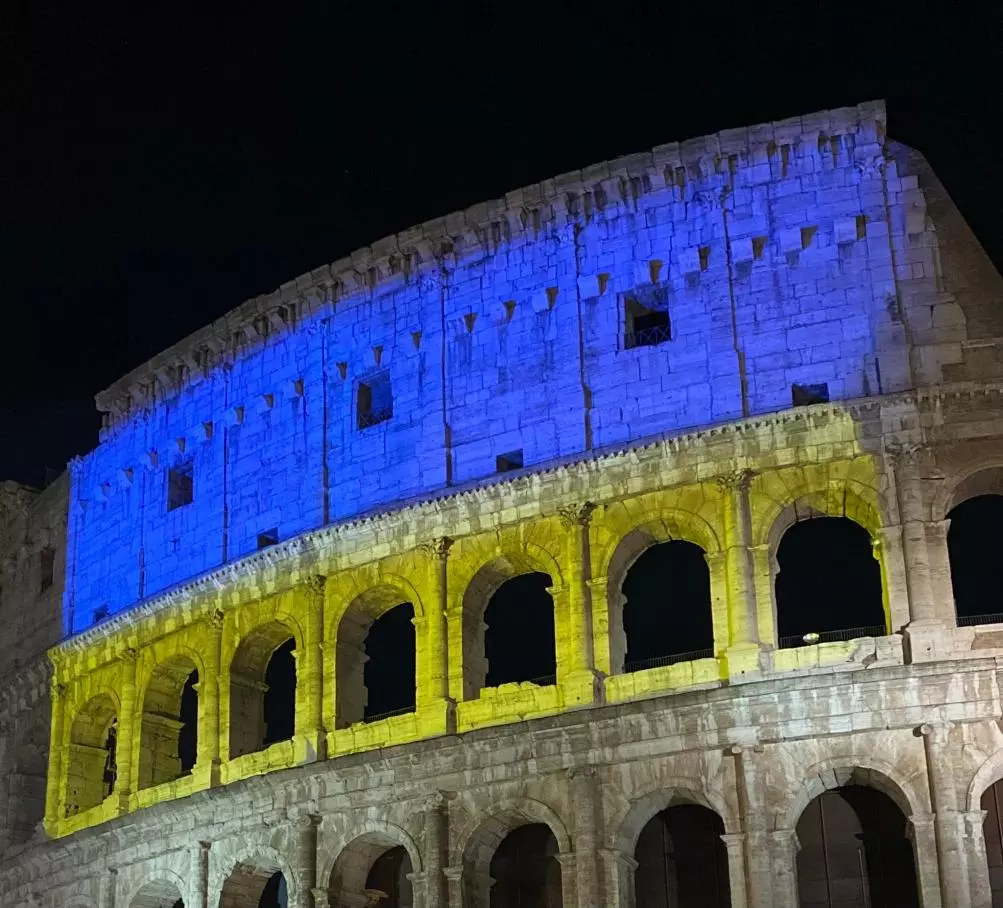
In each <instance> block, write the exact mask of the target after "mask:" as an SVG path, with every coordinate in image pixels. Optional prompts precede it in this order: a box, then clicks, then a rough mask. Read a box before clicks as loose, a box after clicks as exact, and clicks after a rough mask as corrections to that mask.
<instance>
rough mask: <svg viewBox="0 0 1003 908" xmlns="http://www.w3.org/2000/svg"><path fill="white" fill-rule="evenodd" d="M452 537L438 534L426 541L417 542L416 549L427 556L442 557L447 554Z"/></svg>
mask: <svg viewBox="0 0 1003 908" xmlns="http://www.w3.org/2000/svg"><path fill="white" fill-rule="evenodd" d="M454 542H455V540H454V539H451V538H450V537H449V536H438V537H436V538H435V539H431V540H429V541H428V542H420V543H418V551H420V552H421V553H422V554H424V555H426V556H428V557H429V558H439V559H444V558H447V557H448V556H449V550H450V549H451V548H452V547H453V543H454Z"/></svg>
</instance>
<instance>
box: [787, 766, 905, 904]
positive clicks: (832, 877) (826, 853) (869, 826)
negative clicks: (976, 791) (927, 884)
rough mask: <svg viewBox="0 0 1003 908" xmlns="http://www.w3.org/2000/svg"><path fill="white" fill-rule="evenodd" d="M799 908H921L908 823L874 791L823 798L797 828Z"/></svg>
mask: <svg viewBox="0 0 1003 908" xmlns="http://www.w3.org/2000/svg"><path fill="white" fill-rule="evenodd" d="M796 831H797V837H798V841H799V843H800V846H801V847H800V850H799V851H798V855H797V880H798V904H799V906H800V908H918V906H919V896H918V893H917V887H916V866H915V863H914V859H913V849H912V843H911V842H910V841H909V838H908V837H907V833H906V818H905V816H904V815H903V813H902V811H901V810H900V809H899V807H898V806H897V805H896V804H895V802H894V801H893V800H892V799H891V798H890V797H888V795H886V794H884V793H883V792H880V791H877V790H876V789H874V788H866V787H863V786H859V785H850V786H846V787H842V788H834V789H832V790H831V791H826V792H823V793H822V794H821V795H819V796H818V797H817V798H815V799H814V800H813V801H812V802H811V803H810V804H809V805H808V806H807V807H806V808H805V811H804V813H802V814H801V818H800V819H799V820H798V824H797V830H796Z"/></svg>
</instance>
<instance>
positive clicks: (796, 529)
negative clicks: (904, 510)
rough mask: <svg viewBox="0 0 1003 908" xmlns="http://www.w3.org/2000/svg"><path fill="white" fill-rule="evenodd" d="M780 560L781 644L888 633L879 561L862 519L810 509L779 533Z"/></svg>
mask: <svg viewBox="0 0 1003 908" xmlns="http://www.w3.org/2000/svg"><path fill="white" fill-rule="evenodd" d="M776 564H777V574H776V577H775V580H774V596H775V606H776V627H777V637H778V643H779V645H780V647H781V648H784V647H795V646H805V645H807V644H812V643H820V642H821V643H825V642H829V641H834V640H852V639H854V638H856V637H879V636H883V635H885V634H886V633H887V632H888V631H887V626H888V624H887V618H886V614H885V603H884V584H883V581H882V577H881V564H880V563H879V562H878V560H877V558H876V557H875V553H874V547H873V546H872V544H871V537H870V534H869V533H868V532H867V530H866V529H864V527H862V526H861V525H860V524H859V523H857V522H855V521H854V520H851V519H850V518H849V517H828V516H825V515H823V514H820V513H818V512H815V511H813V510H811V509H806V512H805V513H804V514H797V515H796V516H795V519H794V522H793V523H792V524H791V525H790V526H789V527H787V529H786V530H785V531H784V533H783V536H782V537H781V538H780V541H779V544H778V545H777V548H776Z"/></svg>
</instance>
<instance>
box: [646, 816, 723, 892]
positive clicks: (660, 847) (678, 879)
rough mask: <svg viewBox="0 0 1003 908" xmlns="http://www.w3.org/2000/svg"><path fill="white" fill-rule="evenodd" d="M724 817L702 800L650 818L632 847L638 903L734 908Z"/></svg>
mask: <svg viewBox="0 0 1003 908" xmlns="http://www.w3.org/2000/svg"><path fill="white" fill-rule="evenodd" d="M722 835H724V823H723V822H722V820H721V818H720V817H719V816H718V815H717V814H716V813H714V811H713V810H709V809H708V808H706V807H703V806H701V805H699V804H678V805H675V806H671V807H668V808H666V809H665V810H663V811H661V812H660V813H658V814H656V815H655V816H654V817H652V818H651V819H650V820H649V821H648V823H647V824H646V825H645V827H644V829H642V830H641V835H640V836H639V837H638V840H637V847H636V848H635V849H634V860H636V861H637V868H636V869H635V871H634V898H635V908H731V888H730V884H729V882H728V851H727V849H726V848H725V845H724V841H723V840H722V838H721V836H722Z"/></svg>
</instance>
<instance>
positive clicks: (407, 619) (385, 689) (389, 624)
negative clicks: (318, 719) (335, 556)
mask: <svg viewBox="0 0 1003 908" xmlns="http://www.w3.org/2000/svg"><path fill="white" fill-rule="evenodd" d="M414 618H415V608H414V605H413V604H412V603H411V602H408V601H405V600H404V599H403V598H402V596H401V593H400V592H398V591H397V590H395V589H393V588H383V589H377V590H372V591H370V592H368V593H366V594H365V595H363V596H360V597H358V598H357V599H355V600H354V601H353V602H352V604H351V605H350V606H349V607H348V609H347V610H346V612H345V614H344V616H343V617H342V619H341V621H340V622H339V624H338V632H337V658H336V659H335V674H336V678H335V692H336V694H335V696H336V701H337V702H336V704H335V727H337V728H347V727H348V726H350V725H352V724H354V723H356V722H372V721H376V720H378V719H384V718H389V717H390V716H396V715H401V714H403V713H409V712H414V710H415V705H416V702H417V671H416V670H417V655H416V653H417V641H416V635H415V625H414Z"/></svg>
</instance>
